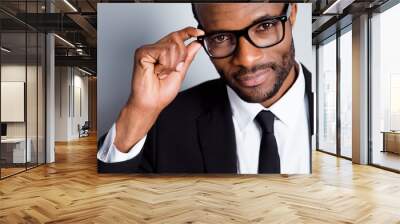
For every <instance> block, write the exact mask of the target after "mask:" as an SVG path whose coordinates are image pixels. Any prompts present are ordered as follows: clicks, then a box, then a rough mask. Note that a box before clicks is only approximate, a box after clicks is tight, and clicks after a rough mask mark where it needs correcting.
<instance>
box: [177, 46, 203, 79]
mask: <svg viewBox="0 0 400 224" xmlns="http://www.w3.org/2000/svg"><path fill="white" fill-rule="evenodd" d="M200 48H201V44H200V43H199V42H197V41H193V42H192V43H190V44H189V45H187V56H186V59H185V61H184V64H183V65H181V66H182V68H181V72H182V73H184V74H185V73H186V72H187V70H188V69H189V66H190V64H191V63H192V61H193V59H194V57H195V56H196V54H197V52H198V51H199V50H200Z"/></svg>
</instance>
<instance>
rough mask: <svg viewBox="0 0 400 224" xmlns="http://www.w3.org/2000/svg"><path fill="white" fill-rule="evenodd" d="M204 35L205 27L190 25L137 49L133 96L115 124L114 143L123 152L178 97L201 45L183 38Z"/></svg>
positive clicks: (127, 149) (142, 134)
mask: <svg viewBox="0 0 400 224" xmlns="http://www.w3.org/2000/svg"><path fill="white" fill-rule="evenodd" d="M203 34H204V32H203V31H202V30H199V29H196V28H194V27H187V28H185V29H182V30H179V31H176V32H173V33H170V34H168V35H167V36H165V37H164V38H162V39H161V40H159V41H158V42H156V43H155V44H151V45H145V46H142V47H141V48H139V49H137V50H136V52H135V57H134V68H133V75H132V76H133V77H132V90H131V95H130V97H129V100H128V102H127V104H126V105H125V107H124V108H123V109H122V111H121V113H120V115H119V117H118V119H117V123H116V137H115V141H114V145H115V146H116V147H117V148H118V149H119V150H120V151H122V152H128V151H129V149H130V148H132V146H133V145H135V144H136V143H137V142H138V141H139V140H140V139H141V138H143V136H145V135H146V134H147V132H148V131H149V130H150V128H151V127H152V126H153V124H154V122H155V121H156V120H157V117H158V115H159V114H160V112H161V111H162V110H163V109H164V108H165V107H166V106H167V105H168V104H170V103H171V102H172V100H173V99H174V98H175V97H176V95H177V94H178V92H179V89H180V86H181V84H182V82H183V80H184V78H185V75H186V72H187V70H188V68H189V65H190V64H191V63H192V61H193V58H194V56H195V55H196V53H197V52H198V50H199V49H200V47H201V45H200V44H199V43H198V42H196V41H193V42H191V43H190V44H189V45H187V46H185V44H184V41H186V40H188V39H190V38H192V37H197V36H200V35H203Z"/></svg>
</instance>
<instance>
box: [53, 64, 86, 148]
mask: <svg viewBox="0 0 400 224" xmlns="http://www.w3.org/2000/svg"><path fill="white" fill-rule="evenodd" d="M55 73H56V77H55V130H56V132H55V141H69V140H73V139H77V138H78V137H79V136H78V134H79V133H78V124H80V125H83V124H84V122H85V121H87V120H88V77H87V76H83V73H82V72H80V71H79V70H77V69H76V68H72V67H56V71H55ZM79 89H80V95H81V97H80V100H81V103H79V97H77V96H79V93H78V91H77V90H79ZM74 90H75V91H74ZM79 104H80V105H82V114H81V113H79V108H78V107H76V105H79ZM74 110H75V111H74Z"/></svg>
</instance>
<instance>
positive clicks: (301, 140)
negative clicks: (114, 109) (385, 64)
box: [97, 65, 311, 174]
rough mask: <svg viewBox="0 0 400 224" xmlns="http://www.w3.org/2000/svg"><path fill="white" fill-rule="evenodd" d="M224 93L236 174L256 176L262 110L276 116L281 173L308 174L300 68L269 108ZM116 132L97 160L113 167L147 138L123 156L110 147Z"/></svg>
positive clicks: (306, 125)
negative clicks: (234, 148) (236, 162)
mask: <svg viewBox="0 0 400 224" xmlns="http://www.w3.org/2000/svg"><path fill="white" fill-rule="evenodd" d="M227 92H228V98H229V102H230V105H231V108H232V120H233V125H234V129H235V138H236V149H237V158H238V173H240V174H256V173H257V170H258V156H259V151H260V144H261V134H262V131H261V128H260V127H259V125H258V123H257V122H256V121H255V117H256V116H257V114H258V113H259V112H260V111H261V110H270V111H271V112H272V113H273V114H274V115H275V122H274V134H275V138H276V142H277V145H278V152H279V157H280V166H281V173H284V174H309V173H310V159H311V157H310V140H309V122H308V121H309V117H308V101H307V95H306V93H305V78H304V74H303V69H302V67H301V65H299V73H298V75H297V78H296V81H295V82H294V84H293V85H292V86H291V88H290V89H289V90H288V91H287V92H286V93H285V95H283V96H282V97H281V98H280V99H279V100H278V101H277V102H275V103H274V104H273V105H272V106H271V107H269V108H265V107H263V106H262V105H261V104H259V103H248V102H246V101H244V100H242V99H241V98H240V97H239V96H238V95H237V94H236V93H235V91H233V90H232V89H231V88H230V87H228V86H227ZM115 132H116V131H115V124H113V126H112V127H111V129H110V131H109V132H108V134H107V136H106V138H105V141H104V143H103V145H102V147H101V148H100V150H99V152H98V154H97V158H98V159H99V160H101V161H103V162H106V163H113V162H121V161H126V160H129V159H132V158H133V157H135V156H137V155H138V154H139V152H140V151H141V149H142V147H143V145H144V142H145V139H146V136H145V137H144V138H142V139H141V140H140V141H139V142H138V143H137V144H136V145H135V146H133V147H132V149H131V150H130V151H129V152H128V153H122V152H120V151H119V150H118V149H117V148H116V147H115V145H114V144H113V142H114V138H115Z"/></svg>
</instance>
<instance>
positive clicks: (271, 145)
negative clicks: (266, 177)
mask: <svg viewBox="0 0 400 224" xmlns="http://www.w3.org/2000/svg"><path fill="white" fill-rule="evenodd" d="M274 118H275V116H274V114H273V113H272V112H271V111H265V110H263V111H261V112H260V113H258V114H257V116H256V121H257V122H258V124H259V125H260V127H261V129H262V137H261V145H260V156H259V158H258V173H280V172H281V165H280V160H279V153H278V145H277V144H276V139H275V135H274Z"/></svg>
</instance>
